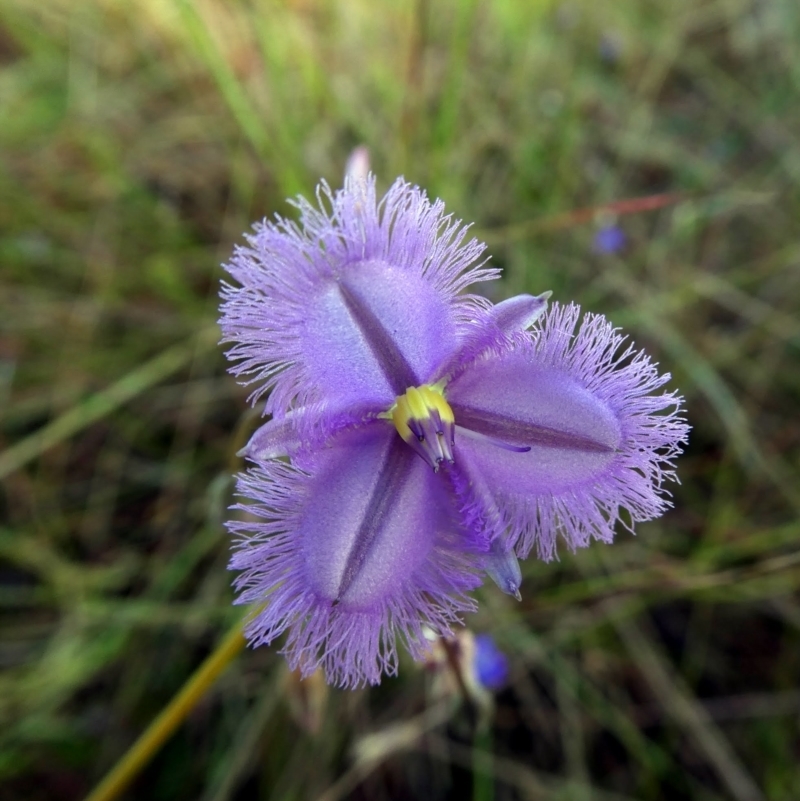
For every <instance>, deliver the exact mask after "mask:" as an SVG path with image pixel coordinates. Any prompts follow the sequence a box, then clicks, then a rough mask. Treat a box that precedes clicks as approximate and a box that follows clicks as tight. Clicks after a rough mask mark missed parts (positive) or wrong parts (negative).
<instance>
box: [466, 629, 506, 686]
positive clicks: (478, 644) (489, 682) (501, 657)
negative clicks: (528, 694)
mask: <svg viewBox="0 0 800 801" xmlns="http://www.w3.org/2000/svg"><path fill="white" fill-rule="evenodd" d="M474 668H475V675H476V676H477V678H478V681H479V682H480V683H481V684H482V685H483V686H484V687H485V688H486V689H487V690H499V689H500V688H501V687H503V685H504V684H505V683H506V682H507V681H508V657H507V656H506V655H505V654H504V653H503V652H502V651H501V650H500V649H499V648H498V647H497V644H496V643H495V641H494V639H493V637H492V635H491V634H477V635H476V636H475V664H474Z"/></svg>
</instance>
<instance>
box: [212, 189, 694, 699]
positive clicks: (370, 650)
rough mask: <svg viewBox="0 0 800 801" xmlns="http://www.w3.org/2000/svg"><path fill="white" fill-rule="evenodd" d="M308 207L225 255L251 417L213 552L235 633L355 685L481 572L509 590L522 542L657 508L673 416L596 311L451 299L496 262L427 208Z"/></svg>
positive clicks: (226, 318) (262, 228) (327, 198)
mask: <svg viewBox="0 0 800 801" xmlns="http://www.w3.org/2000/svg"><path fill="white" fill-rule="evenodd" d="M317 200H318V204H319V206H318V207H315V206H312V205H311V204H310V203H308V202H307V201H305V200H303V199H300V200H298V201H297V202H296V206H297V208H298V210H299V212H300V224H299V225H298V224H295V223H293V222H290V221H287V220H283V219H280V218H279V219H278V220H277V221H276V222H275V223H267V222H265V223H263V224H261V225H259V226H257V227H256V228H255V233H254V234H252V235H250V236H248V237H247V242H248V244H247V246H245V247H239V248H237V250H236V252H235V253H234V256H233V258H232V260H231V262H230V264H228V265H227V269H228V271H229V272H230V274H231V275H232V276H233V278H234V279H235V280H236V282H237V284H238V285H236V286H234V285H227V284H225V285H223V291H222V294H223V299H224V304H223V311H222V319H221V326H222V329H223V332H224V336H225V340H226V341H228V342H232V343H234V344H233V347H232V348H231V349H230V350H229V352H228V356H229V357H230V358H231V359H232V360H234V362H235V364H234V366H233V367H232V368H231V369H232V372H233V373H234V374H236V375H238V376H242V377H243V380H245V381H246V382H248V383H253V384H254V385H255V387H256V388H255V390H254V392H253V394H252V396H251V397H252V399H253V400H254V401H255V400H257V399H259V398H262V397H264V396H266V406H265V412H266V413H267V414H270V415H271V419H270V420H269V422H267V423H266V424H265V425H263V426H262V427H261V428H260V429H258V430H257V431H256V433H255V434H254V435H253V437H252V439H251V440H250V442H249V443H248V444H247V446H246V447H245V448H244V450H243V454H244V455H245V456H246V457H247V458H248V459H249V460H250V461H251V462H253V466H252V467H251V468H250V470H249V471H248V472H247V473H245V474H243V475H241V476H240V477H239V483H238V490H239V493H240V495H242V496H244V497H245V498H247V499H249V500H248V501H247V502H245V503H243V504H240V505H239V507H238V508H239V509H240V510H242V511H243V512H244V513H245V515H244V516H243V519H241V520H237V521H234V522H231V523H229V528H230V530H231V532H232V533H233V535H234V538H235V545H234V555H233V559H232V561H231V568H232V569H234V570H238V571H241V573H240V575H239V576H238V578H237V579H236V586H237V588H238V590H239V597H238V602H239V603H248V604H249V603H258V604H261V605H262V608H261V609H260V611H258V612H257V613H256V614H255V616H254V617H253V618H252V619H251V620H250V622H249V624H248V625H247V627H246V634H247V637H248V639H249V640H250V642H251V643H252V644H253V645H259V644H262V643H269V642H271V641H272V640H273V639H275V638H276V637H277V636H278V635H280V634H282V633H284V632H286V633H287V637H286V640H285V644H284V648H283V652H284V653H285V655H286V657H287V659H288V661H289V664H290V666H291V667H292V668H293V669H296V668H299V669H300V670H301V671H303V672H304V673H306V674H307V673H311V672H312V671H314V670H315V669H317V668H318V667H322V668H324V670H325V673H326V675H327V678H328V681H330V682H332V683H337V684H340V685H343V686H348V687H352V686H358V685H361V684H364V683H365V682H369V683H373V684H374V683H377V682H379V681H380V678H381V675H382V674H383V673H387V674H393V673H395V672H396V670H397V648H396V645H397V639H398V637H399V638H400V639H401V640H402V641H403V642H404V643H405V645H406V647H407V648H408V650H409V651H410V652H411V654H412V656H414V657H415V658H421V656H422V655H423V654H424V652H425V648H426V641H425V635H424V630H425V627H426V626H427V627H430V628H432V629H433V630H434V631H436V632H438V633H440V634H442V635H445V636H450V635H451V633H452V630H451V626H452V625H453V624H454V623H458V622H460V615H461V613H463V612H467V611H471V610H473V609H474V608H475V604H474V601H473V600H472V599H471V598H470V596H469V592H470V590H472V589H474V588H475V587H476V586H477V585H478V584H480V582H481V575H482V574H483V573H486V574H488V575H489V576H490V577H491V578H492V579H494V580H495V582H496V583H497V584H498V585H499V586H500V587H501V588H502V589H503V590H504V591H505V592H507V593H510V594H512V595H515V596H517V597H519V588H520V583H521V575H520V569H519V565H518V562H517V557H518V556H519V557H525V556H527V555H528V553H529V552H530V551H531V550H534V549H535V551H536V553H537V555H538V556H539V557H540V558H542V559H545V560H548V559H552V558H554V557H555V555H556V540H557V538H558V537H559V536H560V537H561V538H562V539H563V541H564V542H565V543H566V545H567V546H568V547H569V548H571V549H574V548H576V547H579V546H585V545H588V543H589V542H590V541H591V540H592V539H593V538H594V539H598V540H601V541H603V542H610V541H611V540H612V538H613V533H614V526H615V524H616V522H617V521H618V520H619V519H620V515H621V510H622V509H627V510H628V511H627V520H628V522H627V523H626V525H627V526H628V527H632V525H633V523H634V522H637V521H641V520H647V519H649V518H652V517H655V516H657V515H659V514H661V513H662V512H663V511H664V509H665V508H666V507H667V506H668V502H667V501H666V500H665V499H664V497H663V494H662V484H663V483H664V481H665V480H668V479H673V478H674V473H673V467H674V465H673V459H674V457H675V456H676V455H677V454H678V453H679V452H680V445H681V443H682V442H684V441H685V439H686V435H687V430H688V428H687V426H686V424H685V422H684V420H683V419H682V417H681V413H680V404H681V399H680V398H679V397H677V396H676V395H675V394H674V393H663V392H661V393H659V392H658V390H659V388H660V387H662V386H663V384H664V383H665V382H666V381H667V380H668V379H669V376H668V375H659V374H658V372H657V371H656V368H655V366H654V365H653V364H652V362H651V361H650V360H649V358H648V357H647V356H646V355H644V354H643V353H641V352H638V351H635V350H634V349H633V348H632V346H623V340H624V337H623V336H622V335H620V334H619V333H618V332H617V330H616V329H614V328H613V327H612V326H611V325H610V324H609V323H608V322H607V321H606V320H605V319H604V318H603V317H600V316H596V315H586V316H585V317H584V318H583V320H582V321H581V322H579V317H580V314H579V309H578V307H577V306H574V305H568V306H560V305H558V304H555V305H554V306H553V307H552V308H551V309H550V310H549V311H548V310H547V305H548V297H549V294H550V293H544V294H542V295H539V296H538V297H534V296H529V295H520V296H518V297H515V298H511V299H510V300H507V301H504V302H502V303H499V304H497V305H493V304H491V303H490V302H489V301H487V300H486V299H484V298H481V297H479V296H476V295H470V294H466V293H465V292H464V290H465V289H466V288H467V287H468V286H469V285H471V284H475V283H476V282H480V281H487V280H490V279H494V278H496V277H497V276H498V272H497V271H496V270H494V269H491V268H488V267H486V266H485V264H483V263H481V262H480V261H479V260H480V257H481V255H482V253H483V250H484V246H483V245H482V244H480V243H478V242H477V241H476V240H474V239H471V240H469V241H466V232H467V228H466V227H464V226H462V224H461V222H460V221H458V220H454V219H452V217H450V216H446V215H445V213H444V206H443V204H442V203H441V201H436V202H435V203H431V202H430V201H429V200H428V199H427V197H426V196H425V194H424V193H423V192H422V191H421V190H420V189H418V188H416V187H413V186H410V185H409V184H407V183H405V182H404V181H402V180H398V181H397V182H395V184H394V185H393V186H392V187H391V189H390V190H389V192H388V193H387V194H386V196H385V197H384V198H383V199H382V200H381V201H380V202H378V201H377V199H376V193H375V182H374V179H373V178H369V179H367V180H364V179H359V178H351V179H347V180H346V181H345V186H344V189H342V190H340V191H337V192H332V191H331V190H330V189H328V187H327V186H326V185H324V184H323V185H322V186H321V187H320V189H319V190H318V192H317ZM532 326H533V328H532Z"/></svg>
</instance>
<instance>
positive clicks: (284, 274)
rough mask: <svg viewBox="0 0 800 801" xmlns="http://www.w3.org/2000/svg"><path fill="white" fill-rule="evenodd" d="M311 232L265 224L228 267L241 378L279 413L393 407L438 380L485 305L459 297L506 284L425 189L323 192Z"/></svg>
mask: <svg viewBox="0 0 800 801" xmlns="http://www.w3.org/2000/svg"><path fill="white" fill-rule="evenodd" d="M317 199H318V203H319V207H315V206H312V205H311V204H310V203H308V202H307V201H305V200H303V199H300V200H298V201H297V203H296V204H295V205H296V206H297V208H298V209H299V211H300V224H299V225H298V224H295V223H292V222H289V221H286V220H283V219H280V218H279V219H278V220H277V221H276V222H275V223H270V222H266V221H265V222H264V223H262V224H261V225H259V226H257V227H256V231H255V233H254V234H253V235H251V236H248V237H247V240H248V245H247V246H246V247H239V248H237V249H236V251H235V253H234V256H233V258H232V260H231V262H230V263H229V264H228V265H226V266H227V269H228V271H229V272H230V274H231V275H232V276H233V277H234V279H236V281H237V282H238V284H239V285H238V286H233V285H228V284H225V285H223V289H222V297H223V300H224V303H223V307H222V310H223V313H222V319H221V321H220V325H221V327H222V330H223V334H224V341H226V342H233V343H234V345H233V347H232V348H231V349H230V351H229V352H228V355H229V357H230V358H231V359H232V360H234V361H236V362H238V363H237V364H236V366H235V367H234V368H233V369H232V371H233V372H234V373H235V374H236V375H238V376H242V377H243V379H244V380H245V381H246V383H251V384H255V385H256V387H257V388H256V389H255V391H254V393H253V398H254V399H256V398H259V397H261V396H263V395H264V394H266V393H268V392H269V393H270V395H269V398H268V400H267V405H266V411H267V412H268V413H273V414H275V413H277V414H279V415H280V414H282V413H286V412H287V411H288V410H289V409H290V408H292V407H294V406H305V405H309V404H313V403H317V402H321V401H334V402H337V401H341V402H346V401H348V400H355V399H357V400H359V401H362V402H367V401H370V402H373V403H376V404H381V403H383V404H385V403H386V402H387V401H388V402H391V401H392V400H393V398H394V396H395V395H397V394H398V393H399V392H402V391H404V390H405V389H406V386H402V385H403V384H408V385H414V383H413V382H416V383H422V382H425V381H428V380H430V378H431V376H432V375H433V373H434V372H435V371H436V369H437V368H440V367H441V364H442V362H443V361H445V360H446V359H447V358H448V357H449V356H450V355H451V354H452V352H453V348H454V344H455V341H456V339H457V338H458V337H459V336H460V333H459V332H460V330H461V328H462V327H464V326H466V325H468V324H469V321H470V320H472V319H473V318H474V317H475V315H476V310H478V309H481V308H483V307H484V306H485V305H486V304H485V301H483V300H479V299H476V298H474V297H471V296H469V295H462V294H459V293H461V292H462V290H463V289H464V288H465V287H466V286H467V285H469V284H472V283H475V282H477V281H484V280H488V279H490V278H494V277H496V276H497V271H495V270H492V269H489V268H485V267H483V266H481V265H480V264H478V265H477V266H476V262H477V260H478V259H479V257H480V256H481V253H482V252H483V249H484V246H483V245H482V244H480V243H478V242H477V241H476V240H474V239H471V240H469V241H465V237H466V232H467V228H466V227H465V226H463V225H462V224H461V222H460V221H458V220H454V219H452V217H450V216H448V215H445V213H444V205H443V204H442V203H441V201H436V202H434V203H431V202H430V201H429V200H428V198H427V197H426V196H425V194H424V193H423V192H422V191H421V190H420V189H418V188H417V187H412V186H410V185H409V184H407V183H405V182H404V181H402V180H398V181H396V182H395V184H394V185H393V186H392V187H391V189H390V190H389V192H388V193H387V194H386V196H385V197H384V198H383V199H382V200H381V201H380V202H378V201H377V199H376V195H375V181H374V178H370V179H369V180H367V181H364V180H358V181H355V180H353V181H347V182H346V183H345V188H344V189H343V190H340V191H338V192H332V191H331V190H330V189H329V188H328V187H327V185H325V184H323V185H321V187H320V188H319V190H318V192H317Z"/></svg>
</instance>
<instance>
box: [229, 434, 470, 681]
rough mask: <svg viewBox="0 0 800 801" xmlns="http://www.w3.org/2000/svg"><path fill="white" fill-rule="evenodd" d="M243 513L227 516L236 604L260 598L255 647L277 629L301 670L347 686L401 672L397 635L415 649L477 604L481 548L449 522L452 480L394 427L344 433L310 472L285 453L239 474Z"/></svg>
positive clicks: (252, 635) (252, 636)
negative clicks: (428, 632) (427, 632)
mask: <svg viewBox="0 0 800 801" xmlns="http://www.w3.org/2000/svg"><path fill="white" fill-rule="evenodd" d="M239 493H240V494H241V495H243V496H245V497H246V498H249V499H252V500H251V502H248V503H243V504H242V505H240V506H239V509H241V510H242V511H243V512H244V513H245V515H246V519H245V520H241V521H234V522H232V523H230V524H229V527H230V529H231V531H232V532H233V534H234V536H235V539H236V542H235V552H234V556H233V559H232V561H231V568H232V569H234V570H239V571H242V572H241V574H240V575H239V577H238V578H237V580H236V586H237V588H238V589H239V598H238V602H239V603H247V604H251V603H253V604H265V606H264V608H263V610H262V611H260V612H259V613H258V614H257V615H256V616H255V617H254V618H253V619H252V620H251V621H250V622H249V624H248V625H247V628H246V634H247V637H248V639H249V641H250V642H251V643H252V644H253V645H259V644H262V643H269V642H271V641H272V640H273V639H274V638H275V637H277V636H278V635H280V634H281V633H283V632H287V639H286V642H285V644H284V648H283V652H284V653H285V654H286V657H287V659H288V661H289V664H290V666H291V667H292V668H293V669H294V668H296V669H299V670H301V671H302V672H303V674H304V675H307V674H309V673H311V672H312V671H314V670H315V669H316V668H317V667H322V668H324V670H325V672H326V674H327V677H328V680H329V681H330V682H332V683H336V684H339V685H341V686H345V687H354V686H359V685H362V684H364V683H371V684H376V683H378V682H379V681H380V678H381V674H382V673H387V674H394V673H395V672H396V670H397V651H396V645H397V638H398V637H399V638H400V639H401V641H404V642H405V644H406V646H407V648H408V649H409V651H410V652H411V654H412V655H413V656H415V657H416V658H421V657H422V655H423V652H424V649H425V637H424V632H423V629H424V627H425V626H428V627H430V628H432V629H434V630H435V631H438V632H441V633H443V634H447V633H449V632H450V631H451V626H452V625H453V624H454V623H456V622H458V621H459V614H460V613H462V612H466V611H470V610H473V609H474V603H473V602H472V600H471V599H470V598H469V597H468V596H467V595H466V593H467V592H468V591H469V590H470V589H472V588H474V587H475V586H476V585H477V584H478V583H479V580H478V578H477V576H476V574H475V569H476V567H477V566H478V555H477V554H478V552H479V551H480V549H481V548H482V547H485V545H484V544H483V543H481V542H479V540H478V539H477V538H475V537H473V536H472V535H471V534H470V533H469V532H467V531H465V530H463V529H462V528H461V527H460V526H459V524H458V523H457V522H456V515H455V513H454V507H453V499H452V496H451V490H450V488H449V485H448V483H447V481H446V480H445V479H444V478H443V477H441V476H435V475H434V474H433V473H432V471H431V470H430V468H429V467H428V466H427V465H425V463H424V462H423V461H422V460H421V459H419V458H418V457H417V456H416V455H415V454H414V453H413V452H412V451H411V450H410V449H409V448H408V447H407V446H406V445H405V444H404V443H403V442H402V441H400V439H399V438H398V437H397V435H396V433H394V432H393V431H390V430H387V429H386V428H384V427H381V426H378V425H374V426H370V427H367V428H365V429H361V430H358V431H349V432H346V433H344V434H342V435H340V436H338V437H336V438H335V439H334V440H332V442H331V445H330V447H329V448H328V449H326V450H323V451H320V452H319V453H318V454H316V455H315V457H314V458H313V466H309V471H308V472H305V471H301V470H299V469H298V468H296V467H294V466H292V465H289V464H287V463H284V462H280V461H273V462H268V463H266V464H264V465H262V466H259V467H256V468H255V469H253V470H251V471H249V472H248V473H247V474H244V475H242V476H240V479H239Z"/></svg>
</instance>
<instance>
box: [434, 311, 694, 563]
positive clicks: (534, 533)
mask: <svg viewBox="0 0 800 801" xmlns="http://www.w3.org/2000/svg"><path fill="white" fill-rule="evenodd" d="M579 313H580V310H579V308H578V307H577V306H574V305H570V306H566V307H564V306H559V305H557V306H555V307H553V308H552V309H551V310H550V312H549V313H548V314H547V316H546V318H545V319H544V322H543V324H542V326H541V328H540V329H539V330H538V331H536V332H534V334H533V335H532V336H530V337H529V338H528V339H527V340H526V341H524V342H517V343H512V344H511V345H510V346H509V347H508V349H507V350H506V351H505V352H504V353H503V352H493V353H492V354H491V358H488V357H485V356H484V357H481V358H479V359H477V360H476V361H474V362H473V363H471V364H469V365H467V366H465V367H464V370H463V372H462V373H461V374H460V375H459V376H457V377H456V378H455V379H454V380H453V381H452V383H451V384H449V385H448V386H447V388H446V395H447V399H448V402H449V403H450V404H451V406H452V408H453V412H454V414H455V418H456V423H457V425H459V426H462V425H466V426H468V427H474V428H475V430H476V431H478V433H480V434H481V435H482V436H479V437H470V436H459V429H458V428H457V429H456V442H455V451H454V453H455V460H456V467H457V469H456V470H454V476H455V480H456V484H457V492H458V495H459V497H460V499H461V504H462V510H463V513H464V515H465V517H466V518H467V519H473V520H479V519H480V518H481V514H483V516H484V518H486V519H489V520H494V518H495V517H496V516H497V514H499V515H500V516H501V520H502V523H501V527H502V528H503V529H505V536H506V537H507V538H508V541H509V542H510V543H511V544H514V545H515V546H516V549H517V552H518V554H520V555H521V556H526V555H527V554H528V552H529V551H530V550H531V549H532V548H533V547H536V550H537V553H538V555H539V556H540V558H543V559H552V558H554V557H555V555H556V540H557V537H558V535H561V536H562V537H563V538H564V540H565V541H566V543H567V545H568V547H570V548H571V549H574V548H577V547H579V546H585V545H587V544H588V543H589V542H590V540H591V539H592V538H596V539H599V540H602V541H605V542H609V541H611V539H612V538H613V535H614V526H615V524H616V522H617V521H618V520H620V519H623V518H621V513H622V510H623V509H626V510H627V514H628V516H629V519H630V524H631V525H632V523H634V522H638V521H642V520H648V519H650V518H653V517H656V516H658V515H660V514H662V513H663V512H664V510H665V509H666V508H667V507H668V505H669V503H668V501H667V499H666V498H665V497H664V491H663V484H664V482H665V481H668V480H674V479H675V475H674V472H673V460H674V458H675V456H676V455H677V454H678V453H679V452H680V450H681V445H682V443H684V442H685V441H686V437H687V434H688V426H687V425H686V422H685V420H684V419H683V417H682V413H681V403H682V399H681V398H680V397H678V396H677V395H675V393H657V390H658V389H659V388H661V387H662V386H663V385H664V384H665V383H666V382H667V381H668V380H669V378H670V376H669V375H668V374H665V375H659V374H658V372H657V370H656V366H655V365H654V364H653V363H652V362H651V361H650V359H649V358H648V357H647V356H646V355H645V354H643V353H642V352H640V351H636V350H634V348H633V347H632V346H628V347H622V344H623V341H624V337H623V336H622V335H620V334H619V333H618V331H617V330H616V329H614V328H613V327H612V326H611V324H610V323H609V322H608V321H607V320H606V319H605V318H603V317H601V316H598V315H591V314H590V315H586V316H585V317H584V319H583V322H582V323H581V325H580V327H579V328H578V330H577V331H576V330H575V329H576V326H577V324H578V318H579ZM656 393H657V394H656ZM492 439H495V440H496V441H497V442H499V443H506V444H507V445H509V446H529V448H530V449H529V450H526V451H523V452H520V451H516V452H515V451H513V450H509V448H507V447H498V446H497V445H496V444H493V443H492ZM475 476H480V481H476V480H475ZM482 510H488V511H482ZM493 527H494V528H495V530H496V526H494V525H493Z"/></svg>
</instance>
